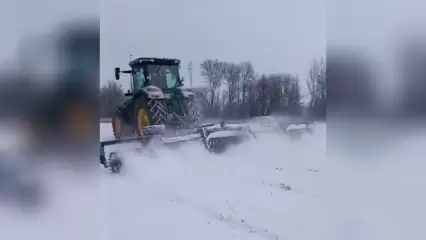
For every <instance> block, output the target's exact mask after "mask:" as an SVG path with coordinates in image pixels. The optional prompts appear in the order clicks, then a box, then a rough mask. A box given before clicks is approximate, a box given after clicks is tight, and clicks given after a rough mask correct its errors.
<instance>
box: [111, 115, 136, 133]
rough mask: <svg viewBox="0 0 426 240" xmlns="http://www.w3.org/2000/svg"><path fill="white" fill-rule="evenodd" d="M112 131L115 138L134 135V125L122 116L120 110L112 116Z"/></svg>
mask: <svg viewBox="0 0 426 240" xmlns="http://www.w3.org/2000/svg"><path fill="white" fill-rule="evenodd" d="M112 131H113V133H114V137H115V139H122V138H126V137H132V136H134V131H133V130H132V127H131V126H130V125H129V124H128V123H127V122H126V121H125V120H124V119H123V118H122V117H121V115H120V113H119V112H115V114H114V116H113V117H112Z"/></svg>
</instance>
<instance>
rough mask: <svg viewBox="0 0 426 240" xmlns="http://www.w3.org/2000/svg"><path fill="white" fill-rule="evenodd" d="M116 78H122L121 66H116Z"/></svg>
mask: <svg viewBox="0 0 426 240" xmlns="http://www.w3.org/2000/svg"><path fill="white" fill-rule="evenodd" d="M115 79H116V80H119V79H120V68H119V67H116V68H115Z"/></svg>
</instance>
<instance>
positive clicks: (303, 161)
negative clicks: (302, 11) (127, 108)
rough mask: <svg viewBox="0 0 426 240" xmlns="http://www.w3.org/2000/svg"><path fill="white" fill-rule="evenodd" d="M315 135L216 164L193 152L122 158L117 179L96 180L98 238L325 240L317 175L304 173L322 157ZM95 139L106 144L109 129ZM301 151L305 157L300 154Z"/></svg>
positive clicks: (239, 151) (270, 139) (275, 141)
mask: <svg viewBox="0 0 426 240" xmlns="http://www.w3.org/2000/svg"><path fill="white" fill-rule="evenodd" d="M317 130H318V133H319V136H321V135H322V136H323V137H322V138H321V137H311V136H306V138H305V139H304V140H303V141H304V142H296V143H292V142H290V141H288V140H287V139H286V138H285V137H283V136H279V135H269V136H262V137H261V139H259V140H257V141H253V142H247V143H245V144H244V145H241V146H239V147H237V148H234V149H230V151H229V152H227V153H226V154H225V155H221V156H216V155H211V154H209V153H207V152H206V151H205V149H204V148H203V147H201V146H200V145H198V144H193V145H189V146H184V147H182V148H181V149H179V150H168V149H156V150H155V152H156V154H154V155H153V154H152V153H149V154H148V155H144V154H136V153H127V154H125V157H126V160H125V162H124V164H125V165H124V166H125V169H123V171H124V174H123V175H122V176H119V177H116V176H110V175H108V174H106V173H105V174H104V176H103V177H102V178H103V180H102V182H103V184H102V185H101V194H102V196H103V197H102V199H104V201H102V209H109V210H108V211H103V212H102V215H103V216H102V217H101V219H104V220H105V221H103V222H102V225H103V231H104V233H103V234H104V235H105V236H108V238H106V239H135V238H138V239H215V240H217V239H224V240H227V239H321V238H322V237H321V236H323V237H326V234H327V222H328V221H327V214H326V210H325V209H324V208H323V207H322V205H321V203H320V202H319V201H318V199H317V196H316V192H315V191H314V190H315V186H314V184H315V179H316V178H317V176H318V172H315V171H310V169H317V168H318V167H319V166H320V164H321V161H322V160H321V159H320V158H321V157H318V156H325V139H324V136H325V126H324V125H323V126H318V129H317ZM101 133H102V135H101V138H102V139H104V140H108V139H111V138H112V135H111V130H110V126H109V125H102V126H101ZM303 145H305V146H306V145H309V146H310V149H311V151H309V152H307V151H300V148H301V147H302V146H303ZM116 149H120V147H117V148H116ZM106 151H108V149H106ZM266 154H267V157H265V156H266ZM313 155H315V156H316V157H314V158H313V157H312V156H313ZM284 186H289V187H290V190H289V189H288V188H285V187H284ZM323 239H325V238H323Z"/></svg>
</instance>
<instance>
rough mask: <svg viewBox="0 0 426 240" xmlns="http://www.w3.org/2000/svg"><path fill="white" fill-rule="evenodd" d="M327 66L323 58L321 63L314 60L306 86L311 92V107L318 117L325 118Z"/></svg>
mask: <svg viewBox="0 0 426 240" xmlns="http://www.w3.org/2000/svg"><path fill="white" fill-rule="evenodd" d="M326 79H327V77H326V64H325V61H324V59H323V58H321V59H320V61H318V60H316V59H314V60H313V62H312V65H311V68H310V70H309V77H308V80H307V81H306V85H307V87H308V90H309V95H310V98H311V99H310V102H309V107H310V108H311V110H312V111H313V113H314V115H317V117H325V109H326V97H327V92H326Z"/></svg>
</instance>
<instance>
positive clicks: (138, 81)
mask: <svg viewBox="0 0 426 240" xmlns="http://www.w3.org/2000/svg"><path fill="white" fill-rule="evenodd" d="M132 76H133V81H132V91H133V92H135V91H137V90H138V89H141V88H142V87H143V86H144V85H145V81H146V80H145V75H144V71H143V68H142V67H141V68H135V69H134V73H133V74H132Z"/></svg>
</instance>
